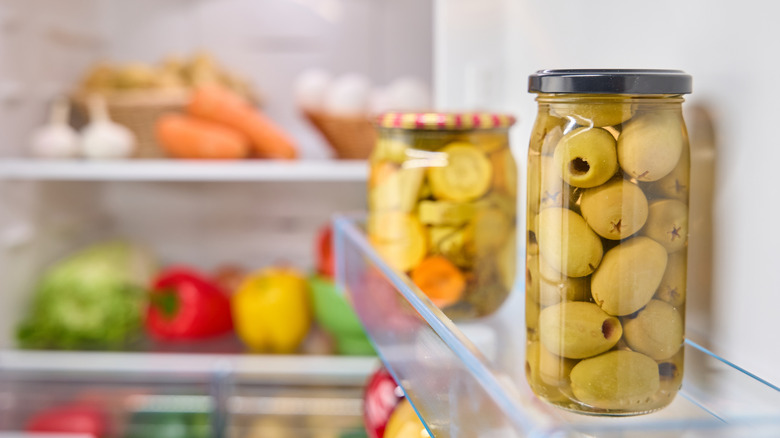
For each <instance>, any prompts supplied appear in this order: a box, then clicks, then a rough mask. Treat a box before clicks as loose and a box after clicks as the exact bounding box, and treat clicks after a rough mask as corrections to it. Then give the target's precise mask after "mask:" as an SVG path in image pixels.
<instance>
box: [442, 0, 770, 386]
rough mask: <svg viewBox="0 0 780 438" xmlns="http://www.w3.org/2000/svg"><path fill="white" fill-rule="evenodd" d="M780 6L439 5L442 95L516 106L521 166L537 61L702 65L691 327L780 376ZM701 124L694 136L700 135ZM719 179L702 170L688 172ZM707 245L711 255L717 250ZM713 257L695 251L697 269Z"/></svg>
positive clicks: (696, 98) (695, 100)
mask: <svg viewBox="0 0 780 438" xmlns="http://www.w3.org/2000/svg"><path fill="white" fill-rule="evenodd" d="M778 15H780V4H777V3H772V2H759V1H757V0H748V1H742V2H733V1H725V0H718V1H705V0H696V1H685V2H680V1H674V0H659V1H655V2H638V1H631V2H626V1H619V0H602V1H598V2H571V1H564V0H479V1H476V0H439V1H437V2H436V5H435V13H434V16H435V22H436V26H435V50H436V65H435V73H434V74H435V77H436V84H437V89H436V95H437V101H438V102H437V103H438V104H439V106H440V107H443V108H461V107H472V106H475V105H476V106H482V107H487V108H493V109H499V110H510V111H512V112H514V113H516V114H517V115H518V116H519V118H520V123H519V125H518V127H517V128H516V129H515V130H514V133H513V141H514V145H513V146H514V148H515V150H516V156H517V158H518V159H519V160H518V161H519V163H520V166H521V169H524V162H525V154H526V153H527V145H528V139H529V138H530V130H531V127H532V124H533V120H534V118H535V113H536V103H535V102H534V96H533V95H531V94H528V93H527V78H528V75H529V74H531V73H533V72H534V71H536V70H539V69H554V68H675V69H682V70H685V71H686V72H688V73H690V74H691V75H693V78H694V82H693V83H694V92H693V94H692V95H691V96H689V97H688V99H687V103H686V104H685V106H686V107H687V109H688V110H690V109H691V108H693V107H694V106H700V105H701V106H705V107H706V108H707V109H708V111H709V112H710V113H711V114H712V115H713V121H714V128H715V135H716V139H717V142H716V145H715V147H716V156H715V159H714V161H713V162H714V163H716V165H715V167H714V169H712V172H714V179H712V180H713V181H714V184H713V187H712V190H713V191H714V199H713V202H712V213H711V214H712V224H713V227H714V230H713V232H712V233H711V235H710V236H708V235H707V234H708V233H707V227H706V226H703V225H693V224H692V226H691V233H692V236H691V243H692V244H693V243H694V242H696V243H697V244H698V245H701V247H707V245H711V247H712V248H713V254H712V259H713V263H712V266H711V269H712V272H713V276H712V283H711V284H712V285H713V286H712V291H711V293H712V302H711V309H710V315H709V320H708V323H706V324H702V320H701V319H699V318H697V317H696V315H697V312H700V311H701V310H702V309H689V315H691V316H692V317H693V318H689V326H691V327H690V330H691V331H695V332H699V331H708V332H709V333H707V334H709V336H710V340H711V342H712V344H713V345H714V346H715V348H716V350H717V351H718V352H721V353H723V354H724V355H726V356H727V357H728V358H730V359H732V360H733V361H735V362H736V363H737V364H738V365H742V366H744V367H746V368H747V369H748V370H750V371H753V372H755V373H757V374H759V375H760V376H763V377H765V378H767V379H768V380H769V381H771V382H773V383H775V384H777V383H780V368H778V367H777V366H776V364H777V363H778V362H780V341H778V336H777V334H778V333H779V332H780V318H778V317H777V311H778V309H779V308H780V287H779V286H778V282H777V279H776V278H775V276H776V275H777V272H778V264H780V228H779V227H776V226H775V223H776V222H777V218H778V214H780V207H778V204H777V201H776V200H775V199H774V196H775V194H774V192H773V191H772V187H773V186H774V185H775V184H776V182H777V175H778V170H777V167H776V166H777V163H778V162H780V142H779V141H778V138H777V136H776V135H775V134H774V131H775V130H776V125H777V123H778V119H780V106H778V104H777V102H779V101H780V87H778V85H777V72H778V71H780V57H778V56H777V55H776V54H777V42H778V41H780V27H778V26H777V24H776V17H777V16H778ZM692 119H693V117H689V118H688V123H689V128H690V125H691V123H692ZM691 137H692V138H691V140H692V142H693V141H698V140H700V139H701V137H702V136H699V137H697V138H694V134H693V133H692V134H691ZM711 178H713V176H712V175H710V174H704V173H701V174H700V178H699V179H698V180H697V181H694V182H693V183H692V185H693V184H696V183H698V184H700V185H701V184H706V183H705V182H704V181H706V180H708V179H711ZM699 189H702V190H703V191H704V192H706V191H707V187H699ZM692 202H693V201H692ZM692 207H693V206H692ZM692 219H693V218H692ZM710 239H711V240H710ZM698 252H702V251H698ZM703 252H704V255H703V257H706V255H707V254H706V253H707V252H709V251H708V250H705V251H703ZM700 257H701V256H700ZM705 262H706V261H705ZM705 262H703V261H702V260H701V259H700V260H698V261H697V260H690V261H689V271H692V270H694V269H696V266H698V265H697V263H699V264H702V263H705ZM691 281H692V276H691V275H690V273H689V290H690V291H694V290H696V289H697V286H698V287H699V288H701V285H702V284H705V283H704V282H701V281H699V282H696V284H690V283H691ZM691 293H694V292H691ZM695 293H697V294H704V295H706V294H708V293H709V292H708V291H707V290H696V292H695ZM695 299H696V298H695V297H693V298H692V299H689V302H691V303H693V302H694V300H695Z"/></svg>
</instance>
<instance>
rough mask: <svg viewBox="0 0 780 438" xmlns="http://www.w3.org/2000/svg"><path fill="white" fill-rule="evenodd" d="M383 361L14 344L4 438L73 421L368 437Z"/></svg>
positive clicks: (0, 402) (173, 430) (207, 433)
mask: <svg viewBox="0 0 780 438" xmlns="http://www.w3.org/2000/svg"><path fill="white" fill-rule="evenodd" d="M376 366H377V361H376V359H374V358H363V357H335V356H251V357H247V356H234V355H196V354H143V353H59V352H13V351H5V352H0V437H3V438H6V437H12V436H13V437H17V436H26V435H23V434H24V433H26V432H30V431H42V430H45V429H46V427H48V426H51V425H52V424H59V430H63V428H62V424H63V422H64V423H68V424H75V423H80V424H82V425H83V424H85V423H86V424H87V425H88V426H87V430H93V431H95V433H98V434H99V436H100V438H104V437H116V438H141V437H149V438H175V437H182V438H201V437H203V438H221V437H231V438H232V437H235V438H244V437H246V438H259V437H276V438H286V437H296V438H297V437H300V438H306V437H317V438H325V437H333V438H339V437H360V436H364V432H363V423H362V396H363V387H364V382H365V381H366V380H367V378H368V376H369V374H370V373H371V372H373V370H374V369H375V368H376ZM82 430H83V429H82ZM20 434H22V435H20Z"/></svg>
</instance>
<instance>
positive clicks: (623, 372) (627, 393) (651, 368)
mask: <svg viewBox="0 0 780 438" xmlns="http://www.w3.org/2000/svg"><path fill="white" fill-rule="evenodd" d="M570 378H571V389H572V392H573V393H574V396H575V397H577V399H579V400H580V401H581V402H582V403H585V404H587V405H590V406H593V407H595V408H598V409H607V410H615V411H636V410H637V409H641V407H642V406H643V405H648V404H650V403H652V397H653V396H654V395H655V394H656V392H657V391H658V389H659V387H660V376H659V372H658V364H657V363H656V362H655V361H654V360H653V359H651V358H649V357H647V356H645V355H644V354H641V353H636V352H633V351H622V350H616V351H610V352H608V353H604V354H602V355H600V356H596V357H593V358H590V359H584V360H581V361H580V362H579V363H578V364H577V365H575V366H574V368H573V369H572V370H571V374H570Z"/></svg>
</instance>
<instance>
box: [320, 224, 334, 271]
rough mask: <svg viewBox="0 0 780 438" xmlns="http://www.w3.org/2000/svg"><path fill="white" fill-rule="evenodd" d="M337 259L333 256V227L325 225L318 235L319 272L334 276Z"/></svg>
mask: <svg viewBox="0 0 780 438" xmlns="http://www.w3.org/2000/svg"><path fill="white" fill-rule="evenodd" d="M335 265H336V260H335V259H334V256H333V228H331V227H330V226H325V227H324V228H322V229H321V230H320V233H319V235H318V236H317V273H319V274H320V275H322V276H325V277H328V278H331V279H332V278H333V275H334V273H335V271H336V266H335Z"/></svg>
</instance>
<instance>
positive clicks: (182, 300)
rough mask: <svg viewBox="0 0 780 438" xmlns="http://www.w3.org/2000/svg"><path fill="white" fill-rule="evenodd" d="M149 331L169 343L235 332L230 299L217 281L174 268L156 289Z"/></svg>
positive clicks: (160, 278) (148, 316) (161, 277)
mask: <svg viewBox="0 0 780 438" xmlns="http://www.w3.org/2000/svg"><path fill="white" fill-rule="evenodd" d="M146 330H147V332H148V333H149V335H150V336H152V337H154V338H156V339H159V340H165V341H192V340H199V339H205V338H210V337H214V336H219V335H223V334H226V333H229V332H230V331H232V330H233V317H232V315H231V311H230V297H229V296H228V294H227V293H226V292H225V291H224V290H223V289H222V288H221V287H220V286H219V285H218V284H217V283H216V282H215V281H213V280H210V279H208V278H206V277H205V276H203V275H201V274H199V273H197V272H195V271H194V270H192V269H188V268H184V267H175V268H170V269H167V270H166V271H164V272H163V273H162V274H160V275H159V276H158V277H157V279H156V280H155V282H154V285H153V286H152V292H151V295H150V298H149V306H148V308H147V312H146Z"/></svg>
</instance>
